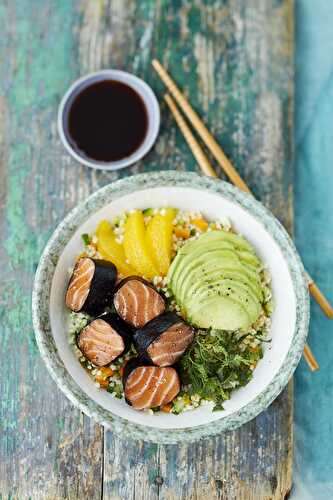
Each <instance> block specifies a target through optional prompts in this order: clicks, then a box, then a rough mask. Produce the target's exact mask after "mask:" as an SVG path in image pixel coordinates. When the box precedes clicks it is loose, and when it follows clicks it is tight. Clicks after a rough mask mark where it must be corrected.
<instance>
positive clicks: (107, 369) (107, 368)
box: [100, 366, 114, 377]
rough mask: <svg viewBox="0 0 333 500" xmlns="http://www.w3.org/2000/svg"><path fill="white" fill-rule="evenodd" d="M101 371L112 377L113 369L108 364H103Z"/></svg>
mask: <svg viewBox="0 0 333 500" xmlns="http://www.w3.org/2000/svg"><path fill="white" fill-rule="evenodd" d="M100 370H101V372H102V373H103V375H104V377H112V375H113V373H114V372H113V370H112V369H111V368H109V367H108V366H102V367H101V368H100Z"/></svg>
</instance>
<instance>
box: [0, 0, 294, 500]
mask: <svg viewBox="0 0 333 500" xmlns="http://www.w3.org/2000/svg"><path fill="white" fill-rule="evenodd" d="M0 19H1V25H2V26H3V30H4V33H3V36H2V37H1V39H0V60H1V66H0V86H1V95H0V147H1V150H0V169H1V170H0V173H1V183H0V203H1V211H2V214H3V217H2V220H1V231H2V233H1V234H2V237H3V246H1V248H0V252H1V255H0V256H1V271H0V272H1V277H2V279H3V287H2V290H1V302H0V317H1V337H0V339H1V340H0V342H1V353H2V370H1V372H0V386H1V396H2V397H1V410H0V411H1V413H0V426H1V429H0V494H1V495H2V497H3V498H7V497H10V498H20V499H25V498H33V499H44V498H47V499H49V498H50V499H53V498H54V499H67V498H74V499H76V498H78V499H85V498H89V499H94V498H105V499H118V498H119V499H126V500H127V499H131V498H133V499H149V500H150V499H152V500H154V499H155V498H156V499H157V498H161V499H168V500H169V499H204V498H212V499H215V498H219V499H227V500H233V499H237V500H238V499H241V500H243V499H244V500H251V499H253V500H254V499H255V500H260V499H268V498H274V499H280V498H284V496H285V495H286V493H287V492H288V491H289V489H290V487H291V463H292V395H291V391H292V388H291V386H289V392H288V391H287V390H286V391H284V392H283V394H282V395H281V396H280V397H279V398H278V399H277V400H276V401H275V402H274V403H273V404H272V405H271V407H270V408H269V409H268V410H267V411H266V412H264V413H262V414H261V415H260V416H259V417H257V418H256V419H255V420H253V421H252V422H250V423H248V424H247V425H245V426H243V427H242V428H241V429H240V430H238V431H235V432H230V433H227V434H225V435H221V436H219V437H217V438H213V439H208V440H205V441H202V442H200V443H196V444H192V445H190V446H181V445H180V446H173V445H169V446H156V445H153V444H143V443H136V442H133V441H130V440H127V439H126V436H124V437H123V439H120V438H119V437H117V436H114V435H113V434H112V433H110V432H105V433H104V432H103V429H101V428H100V427H99V426H96V425H94V423H93V422H92V421H91V420H90V419H88V418H87V417H85V416H83V415H81V414H80V413H79V412H78V411H77V410H76V409H74V408H73V406H72V405H71V403H70V402H69V401H67V400H66V399H65V398H64V397H63V396H62V394H61V393H60V391H59V390H58V389H57V387H56V386H55V384H54V383H53V381H51V380H50V377H49V376H48V374H47V371H46V369H45V367H44V365H43V362H42V360H41V359H40V356H39V353H38V350H37V348H36V345H35V341H34V336H33V332H32V326H31V320H30V294H31V286H32V281H33V275H34V270H35V268H36V265H37V262H38V259H39V256H40V253H41V251H42V248H43V246H44V245H45V243H46V241H47V239H48V237H49V236H50V234H51V232H52V231H53V229H54V228H55V226H56V225H57V223H58V222H60V220H61V219H62V218H63V217H64V215H65V214H66V213H67V212H68V211H69V210H70V209H71V208H72V207H73V206H75V205H76V204H77V203H78V202H79V201H82V200H84V199H85V198H86V197H87V196H88V195H89V194H90V193H91V192H93V191H94V190H96V189H97V188H98V187H100V186H103V185H105V184H107V183H109V182H110V181H112V180H114V179H116V178H118V177H119V176H121V175H129V174H130V173H134V172H138V171H143V170H160V169H170V168H176V169H179V170H184V169H189V170H197V167H196V165H195V162H194V159H193V157H192V155H191V153H190V152H189V150H188V148H187V145H186V144H185V142H184V141H183V139H182V137H181V135H180V134H179V132H178V131H177V129H176V127H175V125H174V123H173V119H172V117H171V116H170V114H169V112H168V111H167V109H166V107H165V105H163V103H162V100H161V109H162V126H161V133H160V136H159V138H158V141H157V143H156V145H155V147H154V148H153V150H152V151H151V152H150V153H149V155H148V156H147V157H146V158H145V159H144V160H143V161H141V162H139V163H138V164H137V165H135V166H134V167H133V168H131V169H128V170H126V171H124V172H121V173H116V172H114V173H107V172H99V171H93V170H89V169H87V168H85V167H82V166H80V165H77V164H76V163H75V162H74V161H73V160H71V159H70V158H69V157H68V155H67V154H66V153H65V151H64V149H63V148H62V146H61V144H60V141H59V139H58V136H57V132H56V112H57V105H58V103H59V99H60V97H61V95H62V94H63V92H64V91H65V90H66V88H67V86H68V84H69V83H70V82H71V81H72V80H73V79H75V78H76V77H78V76H80V75H81V74H84V73H87V72H89V71H94V70H97V69H100V68H107V67H117V68H120V69H126V70H128V71H133V72H134V73H136V74H137V75H139V76H142V77H143V78H145V79H146V80H147V81H148V82H149V83H150V84H151V85H152V86H153V88H154V89H155V90H156V92H157V93H158V94H159V95H162V92H163V87H162V85H161V84H160V82H159V81H158V78H157V77H156V76H155V75H154V74H153V71H152V69H151V66H150V61H151V59H152V58H153V57H157V58H158V59H160V60H161V61H162V62H163V64H164V65H165V66H166V67H167V68H168V69H169V70H170V72H171V74H172V75H173V76H174V78H175V80H176V81H177V83H178V84H179V86H180V87H181V88H182V89H183V90H184V92H185V94H186V95H187V96H188V97H189V99H190V101H191V103H192V105H193V106H194V108H195V109H196V110H197V111H198V112H199V114H201V115H202V116H203V117H204V119H205V122H206V124H207V125H208V127H209V128H210V129H211V130H212V132H213V133H214V134H215V135H216V137H217V138H218V140H219V141H220V143H221V145H222V147H223V148H224V150H225V152H226V154H227V155H228V156H229V157H230V159H231V160H232V162H233V163H234V165H236V166H237V168H238V169H239V172H240V173H241V174H242V175H243V176H244V178H245V179H246V180H247V182H248V183H249V185H250V187H251V189H252V190H253V192H254V193H255V195H256V196H257V197H258V198H259V199H261V200H262V201H263V202H264V203H265V204H266V205H267V206H269V207H270V208H271V209H272V210H273V212H274V213H275V214H276V215H277V216H278V217H279V218H280V220H282V221H283V222H284V223H285V224H286V225H287V226H289V228H290V227H291V222H292V209H291V207H292V204H291V201H292V200H291V196H292V162H291V141H290V127H291V117H292V86H291V81H292V2H291V1H290V0H267V1H266V2H257V1H256V0H247V1H245V0H229V1H223V2H211V1H209V0H194V1H192V0H191V1H190V0H173V1H172V2H167V1H166V0H156V1H152V0H144V1H140V2H137V1H134V0H127V1H122V0H75V1H73V2H67V1H66V0H58V1H55V0H44V1H42V0H35V1H34V2H30V1H29V0H11V1H10V0H5V1H4V2H2V4H1V6H0ZM221 177H222V175H221Z"/></svg>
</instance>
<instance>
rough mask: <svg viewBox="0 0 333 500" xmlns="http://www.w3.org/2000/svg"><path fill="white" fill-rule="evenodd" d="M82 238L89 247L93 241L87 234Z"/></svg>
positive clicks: (82, 235)
mask: <svg viewBox="0 0 333 500" xmlns="http://www.w3.org/2000/svg"><path fill="white" fill-rule="evenodd" d="M81 238H82V241H83V243H84V244H85V245H86V246H87V245H89V243H90V241H91V239H90V236H89V234H87V233H84V234H81Z"/></svg>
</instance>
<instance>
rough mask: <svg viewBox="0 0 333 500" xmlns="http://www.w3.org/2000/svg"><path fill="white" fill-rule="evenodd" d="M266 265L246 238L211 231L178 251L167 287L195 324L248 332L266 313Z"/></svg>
mask: <svg viewBox="0 0 333 500" xmlns="http://www.w3.org/2000/svg"><path fill="white" fill-rule="evenodd" d="M261 267H262V263H261V261H260V260H259V258H258V257H257V255H256V253H255V251H254V249H253V247H252V246H251V245H250V243H249V242H248V241H246V240H245V238H243V237H242V236H239V235H236V234H234V233H229V232H226V231H212V232H209V233H205V234H202V235H201V236H199V238H198V239H196V240H194V241H191V242H189V243H187V244H185V245H184V246H183V247H182V248H181V249H180V250H179V251H178V253H177V256H176V258H175V259H174V261H173V263H172V265H171V266H170V269H169V273H168V286H169V288H170V290H171V292H172V293H173V295H174V297H175V299H176V302H177V304H178V305H179V306H180V307H181V308H182V309H183V310H184V312H185V313H186V315H187V319H188V320H189V321H190V322H192V324H193V325H195V326H197V327H199V328H214V329H223V330H246V329H248V328H249V327H250V326H251V325H252V324H253V323H254V322H255V321H256V320H257V318H258V317H259V315H260V313H261V311H262V299H263V290H262V284H261V279H260V275H259V272H260V269H261Z"/></svg>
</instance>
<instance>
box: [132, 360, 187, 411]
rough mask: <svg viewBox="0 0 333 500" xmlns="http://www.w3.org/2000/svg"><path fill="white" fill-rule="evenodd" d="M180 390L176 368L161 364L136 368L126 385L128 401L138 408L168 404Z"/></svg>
mask: <svg viewBox="0 0 333 500" xmlns="http://www.w3.org/2000/svg"><path fill="white" fill-rule="evenodd" d="M179 391H180V381H179V377H178V373H177V372H176V370H175V369H174V368H171V367H167V368H161V367H159V366H139V367H138V368H135V369H134V370H133V371H132V372H131V373H130V374H129V376H128V378H127V380H126V383H125V387H124V392H125V397H126V400H127V402H128V403H129V404H130V405H131V406H132V407H133V408H135V409H136V410H143V409H146V408H155V407H157V406H162V405H166V404H167V403H170V401H172V400H173V399H174V398H175V397H176V396H177V394H178V393H179Z"/></svg>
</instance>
